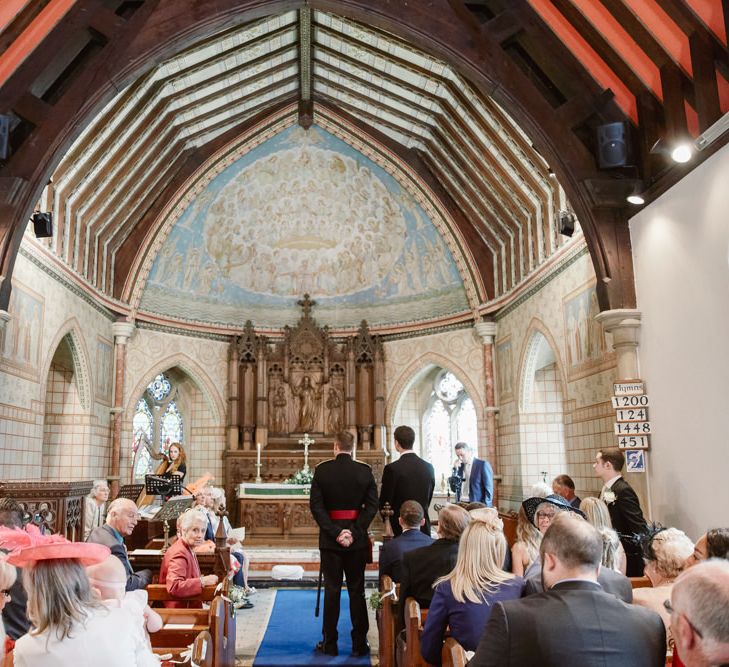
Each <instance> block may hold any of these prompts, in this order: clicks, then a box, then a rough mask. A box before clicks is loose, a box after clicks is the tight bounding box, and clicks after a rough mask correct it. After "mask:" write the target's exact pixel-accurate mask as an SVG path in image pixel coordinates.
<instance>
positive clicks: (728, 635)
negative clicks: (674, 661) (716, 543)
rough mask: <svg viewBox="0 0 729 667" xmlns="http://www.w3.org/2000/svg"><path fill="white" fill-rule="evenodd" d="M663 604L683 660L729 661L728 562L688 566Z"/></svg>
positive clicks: (707, 665) (692, 664)
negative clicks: (668, 613)
mask: <svg viewBox="0 0 729 667" xmlns="http://www.w3.org/2000/svg"><path fill="white" fill-rule="evenodd" d="M664 604H665V606H666V609H668V611H669V612H670V613H671V632H672V633H673V639H674V641H675V642H676V653H678V655H679V657H680V658H681V662H683V663H684V664H685V665H686V666H687V667H713V666H714V665H725V664H729V561H726V560H722V559H718V558H714V559H711V560H707V561H704V562H703V563H699V564H698V565H696V566H695V567H691V568H689V569H687V570H686V571H685V572H683V573H682V574H680V575H679V577H678V579H676V583H675V584H674V585H673V589H672V591H671V600H670V602H669V601H668V600H666V602H665V603H664Z"/></svg>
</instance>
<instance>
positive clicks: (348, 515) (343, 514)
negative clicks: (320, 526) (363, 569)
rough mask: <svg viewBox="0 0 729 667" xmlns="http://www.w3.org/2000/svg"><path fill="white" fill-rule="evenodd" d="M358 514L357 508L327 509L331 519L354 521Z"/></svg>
mask: <svg viewBox="0 0 729 667" xmlns="http://www.w3.org/2000/svg"><path fill="white" fill-rule="evenodd" d="M358 516H359V510H329V518H330V519H331V520H332V521H347V520H349V521H354V520H355V519H356V518H357V517H358Z"/></svg>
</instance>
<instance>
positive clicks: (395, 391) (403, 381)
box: [385, 352, 484, 427]
mask: <svg viewBox="0 0 729 667" xmlns="http://www.w3.org/2000/svg"><path fill="white" fill-rule="evenodd" d="M426 366H440V367H441V368H445V369H446V370H447V371H450V372H451V373H453V375H455V376H456V377H457V378H458V379H459V380H460V381H461V382H462V383H463V386H464V387H465V388H466V391H467V392H468V396H469V397H470V398H471V400H472V401H473V405H474V407H475V408H476V415H477V420H478V424H479V427H481V426H482V425H483V419H484V418H483V411H484V403H483V398H482V396H481V392H480V391H479V390H478V389H477V388H476V386H475V385H474V384H473V382H471V380H470V378H469V377H468V374H467V373H466V371H465V370H464V369H463V368H461V367H460V366H459V365H458V364H456V363H454V362H453V360H452V359H449V358H448V357H444V356H443V355H441V354H438V353H436V352H428V353H426V354H424V355H423V356H422V357H419V358H418V359H416V360H415V361H413V362H412V363H411V364H409V365H408V366H407V368H405V369H404V370H402V371H401V372H400V375H399V376H398V378H397V380H396V381H395V383H394V384H393V385H392V391H390V392H389V396H388V399H387V403H386V405H385V424H387V425H388V426H389V425H390V424H391V423H392V419H393V417H394V415H395V409H396V408H397V405H398V403H399V402H400V400H401V399H402V396H403V394H404V393H405V388H406V387H407V386H408V385H409V384H410V381H411V380H412V379H413V378H414V377H415V376H416V375H417V374H418V373H419V372H420V371H422V370H423V369H424V368H425V367H426Z"/></svg>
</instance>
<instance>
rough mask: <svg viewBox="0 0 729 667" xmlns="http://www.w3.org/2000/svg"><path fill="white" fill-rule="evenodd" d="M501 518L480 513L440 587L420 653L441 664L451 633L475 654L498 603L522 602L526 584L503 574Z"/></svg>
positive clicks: (504, 546)
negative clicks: (446, 641)
mask: <svg viewBox="0 0 729 667" xmlns="http://www.w3.org/2000/svg"><path fill="white" fill-rule="evenodd" d="M503 530H504V524H503V522H502V521H501V519H499V517H498V514H497V513H496V512H489V511H487V510H485V509H477V510H474V511H472V512H471V521H470V523H469V524H468V525H467V526H466V529H465V530H464V531H463V535H461V539H460V542H459V544H458V559H457V561H456V566H455V567H454V568H453V571H452V572H450V573H449V574H447V575H445V576H444V577H441V578H440V579H438V580H437V581H436V585H435V593H434V595H433V600H432V602H431V603H430V609H429V611H428V617H427V619H426V621H425V627H424V628H423V634H422V637H421V639H420V652H421V653H422V655H423V658H424V659H425V660H426V661H427V662H428V664H431V665H440V664H441V650H442V648H443V639H444V637H445V633H446V628H450V635H451V637H454V638H455V639H456V641H458V643H459V644H460V645H461V646H463V648H464V649H465V650H466V651H475V650H476V646H477V645H478V640H479V639H480V637H481V634H482V633H483V629H484V627H485V626H486V622H487V621H488V619H489V615H490V614H491V610H492V609H493V606H494V604H495V603H496V602H500V601H502V600H515V599H517V598H519V597H521V593H522V590H523V588H524V580H523V579H522V578H521V577H515V576H514V575H513V574H510V573H509V572H506V571H504V570H503V569H502V564H503V562H504V558H505V556H506V552H507V551H508V546H507V544H506V538H505V537H504V533H503Z"/></svg>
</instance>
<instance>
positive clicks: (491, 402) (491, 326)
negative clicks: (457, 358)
mask: <svg viewBox="0 0 729 667" xmlns="http://www.w3.org/2000/svg"><path fill="white" fill-rule="evenodd" d="M475 329H476V333H477V334H478V336H479V338H480V339H481V343H482V344H483V379H484V395H485V397H486V406H485V410H484V412H485V418H486V439H487V442H486V459H487V460H488V461H489V463H491V467H492V468H493V469H494V476H498V475H500V470H499V466H498V460H497V440H498V429H497V427H496V413H497V412H498V411H499V409H498V408H497V407H496V393H495V391H494V340H495V339H496V322H476V324H475ZM497 500H498V485H497V484H496V480H494V497H493V505H494V507H497Z"/></svg>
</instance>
